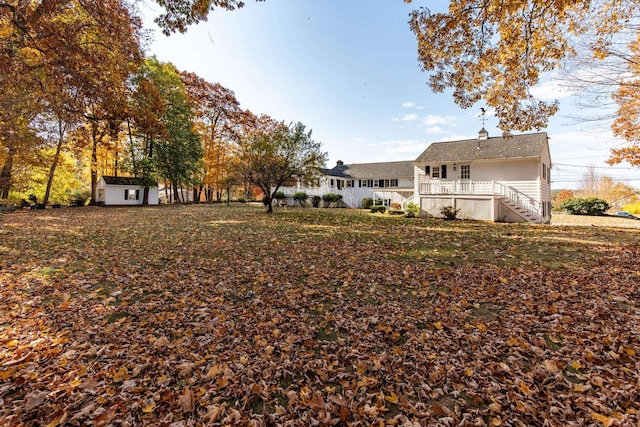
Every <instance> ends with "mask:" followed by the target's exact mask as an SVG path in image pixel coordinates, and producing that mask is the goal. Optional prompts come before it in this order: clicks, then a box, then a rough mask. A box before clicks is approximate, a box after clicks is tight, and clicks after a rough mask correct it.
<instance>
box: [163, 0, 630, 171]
mask: <svg viewBox="0 0 640 427" xmlns="http://www.w3.org/2000/svg"><path fill="white" fill-rule="evenodd" d="M257 1H263V0H257ZM404 2H405V3H411V2H412V1H411V0H404ZM157 3H158V4H160V5H162V6H164V7H165V8H166V13H165V14H163V15H161V16H160V17H159V18H158V19H157V22H158V23H159V24H160V25H161V26H162V27H163V28H164V31H165V33H170V32H172V31H185V30H186V28H187V26H188V25H189V24H192V23H194V22H197V21H200V20H204V19H206V16H207V14H208V13H209V12H210V11H212V10H214V9H215V8H222V9H229V10H232V9H235V8H237V7H242V6H243V2H242V1H237V0H227V1H225V0H220V1H215V0H209V1H199V0H157ZM639 11H640V1H638V0H629V1H620V0H599V1H591V0H522V1H517V2H516V1H512V2H505V1H503V0H450V2H449V6H448V9H447V11H446V12H441V13H433V12H432V11H431V10H430V9H429V8H428V7H421V8H419V9H417V10H414V11H413V12H412V13H411V16H410V21H409V24H410V28H411V30H412V31H413V32H414V33H415V35H416V40H417V48H418V59H419V61H420V64H421V67H422V69H423V70H425V71H426V72H428V73H430V77H429V85H430V87H431V89H432V90H433V91H435V92H443V91H445V90H447V89H450V90H452V95H453V99H454V101H455V102H456V103H457V104H458V105H459V106H460V107H462V108H470V107H471V106H473V105H475V104H476V103H479V102H482V103H483V104H484V105H486V106H488V107H490V108H492V109H494V110H495V114H496V117H497V118H498V120H499V127H500V128H501V129H502V130H503V131H504V132H506V133H508V132H511V131H528V130H531V129H541V128H544V127H546V126H547V123H548V120H549V118H550V117H551V116H553V115H554V114H556V113H557V111H558V108H559V104H558V102H557V101H553V100H552V101H546V100H541V99H538V98H536V96H535V95H534V94H533V92H532V89H533V88H534V87H535V86H536V85H537V84H539V83H540V82H541V79H542V78H543V77H544V76H545V74H547V73H549V72H552V71H557V70H559V69H561V68H563V67H565V66H566V65H567V63H568V62H569V61H570V60H571V59H572V58H574V56H575V54H576V51H577V49H578V46H579V45H582V44H585V40H587V39H588V40H587V42H586V45H587V46H588V47H587V48H588V49H589V50H590V53H591V58H592V59H593V60H604V59H607V58H611V57H616V58H618V59H621V60H622V62H623V63H626V64H627V66H628V68H629V69H628V72H627V73H624V74H622V75H621V78H620V79H619V80H617V81H616V82H615V85H617V86H619V90H618V91H617V93H616V94H615V95H614V99H615V101H616V102H617V103H618V105H619V107H620V108H619V110H618V113H617V118H618V120H616V123H615V125H614V126H613V131H614V134H615V135H617V136H620V137H622V138H624V139H626V140H627V141H629V142H630V146H629V147H624V148H623V149H620V150H614V151H613V152H612V158H611V162H613V163H616V162H620V161H623V160H629V161H630V162H631V163H632V164H634V165H638V164H640V160H638V159H639V158H640V154H639V153H640V148H639V146H638V139H639V138H640V137H639V136H638V134H639V131H638V128H639V127H640V124H639V123H640V122H639V119H638V107H637V105H638V104H639V103H640V101H639V100H638V97H639V96H640V95H637V93H640V91H638V90H637V86H638V83H637V82H638V80H639V79H640V76H639V70H638V67H637V64H638V61H637V49H638V46H637V45H638V42H637V41H635V42H633V43H631V44H628V43H627V47H625V48H623V49H622V50H621V49H620V48H619V47H620V46H619V44H617V43H614V41H615V39H616V37H617V36H619V34H620V33H621V32H622V31H623V30H627V29H629V28H632V29H633V28H635V29H636V30H635V31H636V32H637V26H635V27H634V20H635V19H636V18H638V15H639V13H638V12H639ZM634 52H636V53H634ZM593 84H596V83H595V82H593Z"/></svg>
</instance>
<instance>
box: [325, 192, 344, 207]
mask: <svg viewBox="0 0 640 427" xmlns="http://www.w3.org/2000/svg"><path fill="white" fill-rule="evenodd" d="M322 200H324V202H325V203H326V204H327V206H330V205H331V203H338V202H339V201H340V200H342V195H341V194H335V193H329V194H325V195H324V196H322Z"/></svg>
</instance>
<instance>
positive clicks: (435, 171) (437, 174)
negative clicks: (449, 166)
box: [431, 166, 440, 178]
mask: <svg viewBox="0 0 640 427" xmlns="http://www.w3.org/2000/svg"><path fill="white" fill-rule="evenodd" d="M431 178H440V166H434V167H433V168H432V169H431Z"/></svg>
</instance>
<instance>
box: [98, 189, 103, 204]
mask: <svg viewBox="0 0 640 427" xmlns="http://www.w3.org/2000/svg"><path fill="white" fill-rule="evenodd" d="M98 201H101V202H104V188H101V189H99V190H98Z"/></svg>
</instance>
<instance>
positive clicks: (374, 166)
mask: <svg viewBox="0 0 640 427" xmlns="http://www.w3.org/2000/svg"><path fill="white" fill-rule="evenodd" d="M319 172H320V178H319V179H318V180H317V181H316V182H315V183H313V184H311V185H309V184H307V185H305V184H303V183H300V182H297V183H291V184H292V185H289V186H285V187H283V188H281V190H282V191H283V192H284V193H285V195H286V196H287V200H288V201H289V203H290V204H293V199H292V197H293V194H294V193H296V192H298V191H304V192H305V193H307V195H309V197H312V196H323V195H325V194H329V193H334V194H340V195H341V196H342V201H343V202H344V203H345V204H346V205H347V206H349V207H360V206H361V202H362V199H364V198H365V197H370V198H372V199H374V200H382V202H383V204H384V205H385V206H390V205H391V203H399V204H400V205H401V206H403V207H404V205H405V204H406V203H407V202H409V201H411V198H412V197H413V194H414V182H413V179H414V171H413V162H412V161H402V162H382V163H354V164H349V165H345V164H344V163H343V162H342V161H338V162H337V164H336V166H334V167H333V168H331V169H320V171H319Z"/></svg>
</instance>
